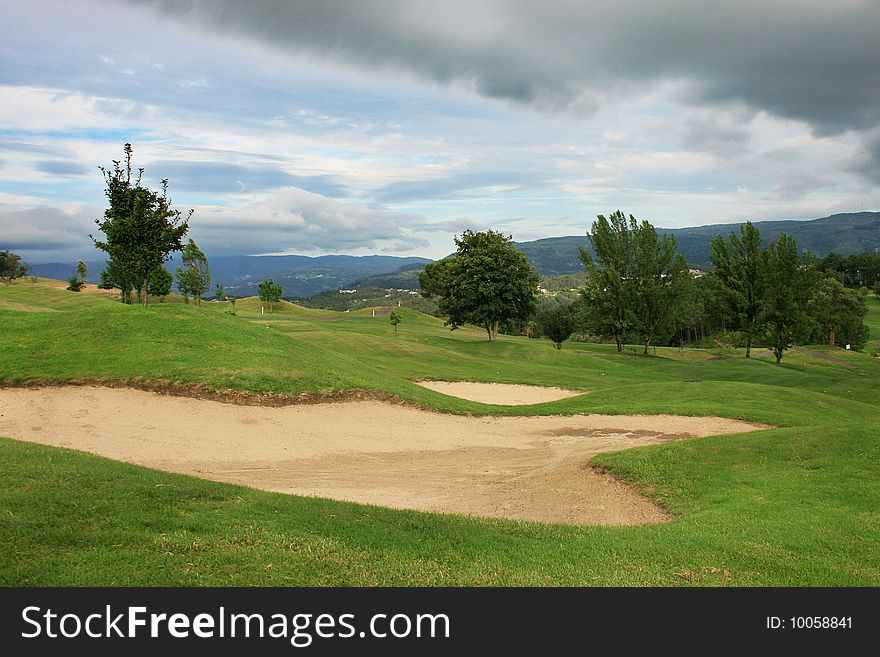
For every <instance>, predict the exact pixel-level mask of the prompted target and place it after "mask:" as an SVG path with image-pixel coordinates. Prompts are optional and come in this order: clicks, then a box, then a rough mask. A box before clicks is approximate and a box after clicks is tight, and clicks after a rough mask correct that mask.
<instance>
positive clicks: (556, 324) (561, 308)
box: [535, 301, 575, 349]
mask: <svg viewBox="0 0 880 657" xmlns="http://www.w3.org/2000/svg"><path fill="white" fill-rule="evenodd" d="M574 311H575V304H572V303H565V302H564V301H563V302H557V301H552V302H550V303H539V304H538V311H537V312H536V313H535V323H536V324H537V328H538V332H539V333H540V335H541V336H543V337H545V338H549V339H550V340H551V341H552V342H553V346H554V347H556V348H557V349H562V343H563V342H565V341H566V340H568V339H569V338H570V337H571V334H572V333H574V329H575V312H574Z"/></svg>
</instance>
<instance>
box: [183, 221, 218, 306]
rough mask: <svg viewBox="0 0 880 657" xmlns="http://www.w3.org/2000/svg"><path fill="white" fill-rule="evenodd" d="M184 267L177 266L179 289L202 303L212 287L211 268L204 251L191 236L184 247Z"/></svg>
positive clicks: (185, 295) (187, 297)
mask: <svg viewBox="0 0 880 657" xmlns="http://www.w3.org/2000/svg"><path fill="white" fill-rule="evenodd" d="M182 260H183V268H180V267H178V268H177V272H176V275H177V289H178V290H180V293H181V294H182V295H183V296H184V299H187V300H188V299H189V297H190V296H192V298H193V300H194V301H195V302H196V303H198V304H199V305H202V297H203V296H204V295H206V294H207V293H208V290H210V289H211V268H210V267H209V266H208V258H206V257H205V254H204V253H202V250H201V249H200V248H199V247H198V245H197V244H196V243H195V242H194V241H193V240H192V238H190V240H189V242H187V244H186V246H184V247H183V257H182Z"/></svg>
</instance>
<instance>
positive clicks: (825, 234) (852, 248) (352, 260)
mask: <svg viewBox="0 0 880 657" xmlns="http://www.w3.org/2000/svg"><path fill="white" fill-rule="evenodd" d="M590 223H591V222H585V224H584V225H585V228H584V234H583V235H580V236H571V237H550V238H546V239H541V240H535V241H533V242H520V243H518V244H517V245H516V246H517V248H518V249H519V250H520V251H522V252H523V253H525V254H526V256H527V257H528V259H529V261H531V263H532V264H533V265H535V268H536V269H537V270H538V272H539V273H540V274H541V275H543V276H558V275H560V274H572V273H579V272H583V271H584V267H583V264H582V263H581V261H580V258H579V257H578V246H584V247H587V237H586V231H587V230H588V229H589V226H590ZM755 225H756V226H757V227H758V230H760V231H761V236H762V237H763V238H764V243H765V244H766V243H768V242H770V241H772V240H774V239H776V238H777V237H778V236H779V233H781V232H785V233H788V234H789V235H791V236H792V237H794V239H795V240H796V241H797V244H798V247H799V248H800V249H807V250H809V251H810V252H812V253H814V254H816V255H817V256H819V257H823V256H826V255H828V253H830V252H831V251H836V252H838V253H842V254H844V255H847V254H851V253H865V252H872V251H874V250H875V249H878V248H880V212H856V213H849V214H835V215H832V216H830V217H823V218H822V219H814V220H812V221H760V222H755ZM739 226H740V224H714V225H711V226H698V227H695V228H676V229H659V231H660V232H663V233H669V234H671V235H674V236H675V239H676V240H677V241H678V246H679V248H680V249H681V251H682V252H683V253H684V254H685V257H686V258H687V260H688V262H689V263H690V264H692V265H695V266H700V265H706V264H708V263H709V259H710V258H709V255H710V252H711V248H710V243H711V241H712V238H713V237H715V236H716V235H727V234H728V233H730V232H731V231H735V232H738V231H739ZM208 260H209V262H210V265H211V273H212V279H213V281H212V291H213V284H214V283H220V284H221V285H223V288H224V290H225V291H226V292H227V293H228V294H234V295H236V296H251V295H255V294H257V286H258V285H259V282H260V281H261V280H263V279H265V278H274V279H275V282H280V283H281V286H282V288H283V289H284V297H285V298H288V299H292V298H304V297H310V296H314V295H316V294H320V293H321V292H325V291H327V290H339V289H355V288H364V287H371V288H384V289H388V288H400V289H408V290H417V289H419V281H418V275H419V271H421V269H422V268H423V267H424V266H425V264H426V263H428V262H431V260H429V259H428V258H415V257H406V258H399V257H396V256H348V255H336V256H318V257H309V256H301V255H289V256H225V257H217V258H214V257H211V256H210V255H209V257H208ZM30 264H31V265H32V268H31V273H32V274H33V275H35V276H43V277H46V278H56V279H60V280H66V279H67V278H69V277H70V276H72V275H73V273H74V268H75V265H76V263H75V262H70V263H49V264H33V263H30ZM87 264H88V267H89V276H88V281H89V282H90V283H97V282H98V275H99V274H100V272H101V270H102V269H103V268H104V261H103V260H99V261H89V262H87ZM179 264H180V263H179V260H172V261H170V262H168V263H166V267H168V269H169V270H170V271H171V272H173V271H174V270H175V268H177V267H178V266H179Z"/></svg>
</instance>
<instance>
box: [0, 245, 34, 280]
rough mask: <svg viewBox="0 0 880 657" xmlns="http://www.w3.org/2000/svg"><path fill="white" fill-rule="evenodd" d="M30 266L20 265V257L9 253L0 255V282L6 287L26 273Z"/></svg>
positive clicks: (5, 252)
mask: <svg viewBox="0 0 880 657" xmlns="http://www.w3.org/2000/svg"><path fill="white" fill-rule="evenodd" d="M30 268H31V266H30V265H26V264H24V263H22V261H21V256H19V255H18V254H16V253H12V252H10V251H4V252H3V253H0V280H2V281H3V282H4V283H6V285H12V281H14V280H15V279H16V278H21V277H22V276H24V275H25V274H27V273H28V271H29V270H30Z"/></svg>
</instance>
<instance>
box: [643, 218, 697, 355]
mask: <svg viewBox="0 0 880 657" xmlns="http://www.w3.org/2000/svg"><path fill="white" fill-rule="evenodd" d="M634 245H635V271H634V278H635V286H636V289H635V294H634V295H633V297H632V298H633V300H634V302H635V311H634V315H635V317H636V323H637V324H636V325H637V328H638V330H639V332H640V333H641V334H642V336H643V339H644V345H645V349H644V353H646V354H647V353H648V347H650V346H651V345H652V344H653V343H654V338H655V337H656V335H657V333H658V332H660V331H664V332H671V331H672V330H674V329H677V328H678V326H679V315H680V313H681V311H682V310H684V308H685V306H686V304H687V302H688V301H689V300H690V298H691V295H692V290H691V284H692V278H691V274H690V270H689V269H688V266H687V262H686V261H685V259H684V256H683V255H682V254H680V253H676V250H677V248H678V247H677V244H676V241H675V238H674V237H672V236H671V235H664V236H663V237H662V238H658V237H657V231H656V230H655V229H654V227H653V226H652V225H651V224H650V223H648V222H647V221H642V223H641V224H639V225H638V227H637V228H636V230H635V235H634Z"/></svg>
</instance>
